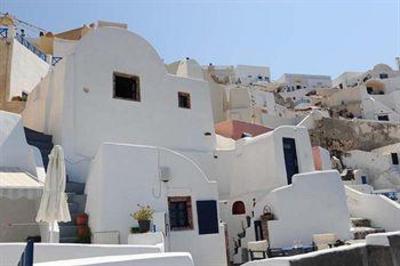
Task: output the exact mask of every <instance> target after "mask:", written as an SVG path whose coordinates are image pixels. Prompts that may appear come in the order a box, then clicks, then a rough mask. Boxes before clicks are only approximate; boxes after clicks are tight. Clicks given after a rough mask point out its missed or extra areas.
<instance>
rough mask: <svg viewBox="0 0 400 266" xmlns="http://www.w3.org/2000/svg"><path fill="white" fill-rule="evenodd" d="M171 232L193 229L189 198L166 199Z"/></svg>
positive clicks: (190, 200)
mask: <svg viewBox="0 0 400 266" xmlns="http://www.w3.org/2000/svg"><path fill="white" fill-rule="evenodd" d="M168 212H169V222H170V228H171V231H180V230H191V229H193V217H192V199H191V197H168Z"/></svg>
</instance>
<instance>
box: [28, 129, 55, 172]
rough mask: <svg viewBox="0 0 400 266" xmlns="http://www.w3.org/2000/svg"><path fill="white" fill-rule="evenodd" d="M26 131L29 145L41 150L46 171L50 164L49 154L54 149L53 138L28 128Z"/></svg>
mask: <svg viewBox="0 0 400 266" xmlns="http://www.w3.org/2000/svg"><path fill="white" fill-rule="evenodd" d="M24 130H25V138H26V141H27V142H28V144H29V145H32V146H35V147H37V148H38V149H39V150H40V153H41V155H42V160H43V165H44V167H45V169H47V165H48V164H49V154H50V152H51V149H53V137H52V136H51V135H46V134H44V133H42V132H38V131H35V130H32V129H30V128H26V127H25V128H24Z"/></svg>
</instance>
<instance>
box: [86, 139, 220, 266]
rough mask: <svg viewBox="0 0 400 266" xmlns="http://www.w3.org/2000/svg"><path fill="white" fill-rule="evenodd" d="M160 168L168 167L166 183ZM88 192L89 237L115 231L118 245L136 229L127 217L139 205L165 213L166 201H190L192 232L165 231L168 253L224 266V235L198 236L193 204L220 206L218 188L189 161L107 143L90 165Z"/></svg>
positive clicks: (166, 153) (167, 152)
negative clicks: (207, 202)
mask: <svg viewBox="0 0 400 266" xmlns="http://www.w3.org/2000/svg"><path fill="white" fill-rule="evenodd" d="M160 167H168V168H169V173H170V177H171V178H170V181H169V182H165V183H164V182H161V181H160V179H159V171H160ZM86 192H87V195H88V199H87V205H86V211H87V213H88V214H89V216H90V219H89V223H90V227H91V229H92V232H99V231H114V230H116V231H119V232H120V237H121V242H122V243H126V242H127V237H128V233H129V230H130V228H131V227H132V226H134V225H136V221H134V220H133V219H132V217H130V214H131V213H133V212H134V211H136V210H137V208H138V207H137V204H140V205H150V206H151V207H152V208H153V209H154V210H155V211H156V212H165V213H168V200H167V197H168V196H190V197H191V199H192V215H193V230H185V231H171V232H169V234H168V237H167V245H168V244H169V250H170V251H185V252H190V253H191V254H192V256H193V258H194V261H195V263H196V265H202V266H206V265H221V266H222V265H226V256H225V240H224V232H223V230H222V229H221V228H220V230H219V233H218V234H207V235H199V233H198V222H197V221H198V217H197V207H196V201H197V200H216V201H218V191H217V184H216V182H213V181H209V180H208V179H207V177H206V176H205V174H204V173H203V172H202V171H201V169H200V168H199V167H198V166H197V165H196V164H195V163H194V162H193V161H191V160H190V159H188V158H187V157H185V156H183V155H181V154H178V153H175V152H173V151H171V150H167V149H162V148H156V147H150V146H140V145H129V144H113V143H105V144H103V145H102V146H101V147H100V149H99V152H98V153H97V155H96V158H95V159H94V161H93V163H92V165H91V170H90V174H89V178H88V182H87V184H86Z"/></svg>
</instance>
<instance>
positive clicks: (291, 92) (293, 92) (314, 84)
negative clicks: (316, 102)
mask: <svg viewBox="0 0 400 266" xmlns="http://www.w3.org/2000/svg"><path fill="white" fill-rule="evenodd" d="M276 82H277V83H280V84H282V85H281V86H282V88H281V90H280V91H279V92H280V94H281V95H282V96H283V97H285V98H291V99H292V100H293V101H294V102H296V101H298V100H301V98H302V97H303V96H305V95H306V94H307V93H309V92H311V91H313V90H314V91H315V90H316V89H320V88H330V87H331V86H332V81H331V77H330V76H324V75H307V74H288V73H286V74H283V75H282V77H280V78H279V79H278V80H277V81H276Z"/></svg>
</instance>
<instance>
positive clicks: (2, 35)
mask: <svg viewBox="0 0 400 266" xmlns="http://www.w3.org/2000/svg"><path fill="white" fill-rule="evenodd" d="M7 36H8V29H7V28H0V39H7Z"/></svg>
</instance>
